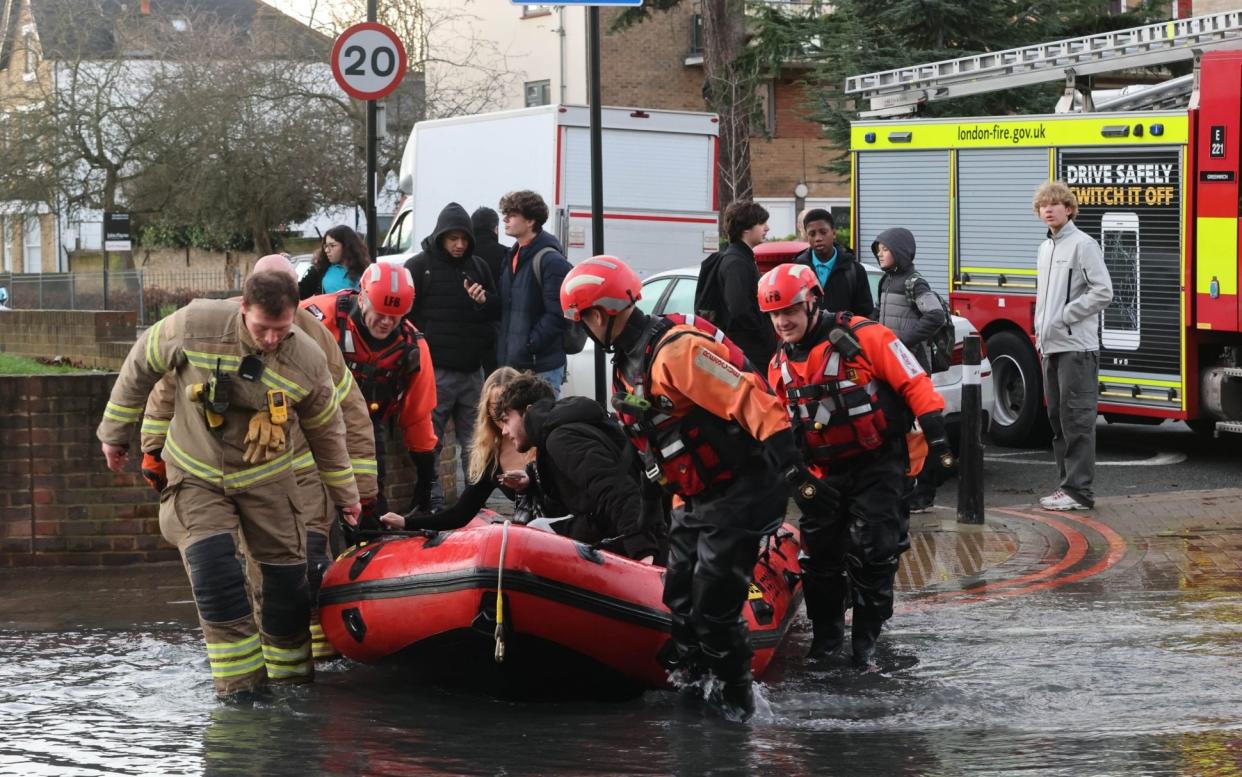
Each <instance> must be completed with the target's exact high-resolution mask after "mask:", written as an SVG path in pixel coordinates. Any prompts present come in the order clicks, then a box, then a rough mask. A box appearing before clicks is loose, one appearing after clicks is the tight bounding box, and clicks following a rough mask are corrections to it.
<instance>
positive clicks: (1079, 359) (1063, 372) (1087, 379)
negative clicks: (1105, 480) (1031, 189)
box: [1032, 181, 1113, 510]
mask: <svg viewBox="0 0 1242 777" xmlns="http://www.w3.org/2000/svg"><path fill="white" fill-rule="evenodd" d="M1032 206H1033V207H1034V209H1035V213H1036V215H1038V216H1039V218H1040V220H1041V221H1043V222H1044V224H1045V225H1047V227H1048V238H1047V239H1046V240H1044V242H1043V243H1041V244H1040V246H1039V261H1038V276H1037V277H1036V290H1035V347H1036V348H1038V349H1039V352H1040V354H1041V356H1042V364H1043V375H1044V398H1045V400H1046V401H1047V404H1048V420H1049V421H1050V422H1051V424H1052V450H1053V452H1054V453H1055V455H1056V459H1057V470H1058V473H1059V475H1060V477H1061V485H1060V488H1058V489H1057V490H1056V491H1053V492H1052V493H1051V494H1049V495H1048V496H1046V497H1044V498H1042V499H1040V500H1039V505H1040V507H1043V508H1044V509H1045V510H1089V509H1091V508H1092V507H1094V506H1095V494H1094V492H1093V491H1092V484H1093V482H1094V480H1095V417H1096V412H1097V404H1098V402H1099V385H1100V382H1099V376H1100V313H1101V312H1102V311H1103V310H1104V308H1106V307H1108V303H1109V302H1111V301H1112V299H1113V282H1112V279H1111V278H1110V277H1109V275H1108V268H1107V267H1105V265H1104V253H1103V251H1101V250H1100V244H1099V243H1097V242H1096V241H1095V240H1094V239H1093V238H1092V237H1091V236H1090V235H1088V234H1087V233H1085V232H1083V231H1082V230H1080V229H1078V227H1077V226H1075V225H1074V216H1076V215H1077V214H1078V198H1077V197H1075V196H1074V193H1073V192H1072V191H1070V189H1069V187H1068V186H1066V185H1065V184H1064V183H1062V182H1060V181H1052V182H1049V183H1046V184H1044V185H1043V186H1041V187H1039V189H1038V190H1037V191H1036V192H1035V198H1034V201H1033V202H1032Z"/></svg>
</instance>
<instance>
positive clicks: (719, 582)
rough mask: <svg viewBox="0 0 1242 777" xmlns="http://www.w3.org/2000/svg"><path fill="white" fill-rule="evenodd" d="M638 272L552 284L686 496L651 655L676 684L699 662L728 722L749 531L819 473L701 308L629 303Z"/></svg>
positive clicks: (672, 485) (759, 379)
mask: <svg viewBox="0 0 1242 777" xmlns="http://www.w3.org/2000/svg"><path fill="white" fill-rule="evenodd" d="M640 293H641V286H640V284H639V280H638V276H637V275H636V274H635V273H634V271H633V270H631V269H630V268H629V267H628V266H627V265H626V264H625V263H624V262H622V261H620V260H619V259H616V258H613V257H611V256H596V257H593V258H591V259H588V260H587V261H585V262H582V263H581V264H579V265H578V266H576V267H574V268H573V269H572V270H571V271H570V272H569V274H568V275H567V276H566V277H565V281H564V283H563V284H562V286H561V307H562V309H563V310H564V311H565V316H566V317H567V318H569V319H571V320H573V321H581V322H582V323H583V324H584V325H585V327H586V329H587V331H588V332H589V334H590V336H591V337H592V338H593V339H594V340H595V341H596V342H597V343H598V344H599V345H600V347H602V348H604V349H605V350H607V351H610V352H612V353H614V354H615V358H614V361H613V364H614V369H613V386H614V397H613V405H614V407H615V409H616V410H617V414H618V416H619V418H620V420H621V423H622V424H623V425H624V427H625V431H626V434H627V436H628V437H629V439H630V442H631V444H632V445H633V446H634V448H635V449H636V450H637V451H638V454H639V456H640V458H641V460H642V463H643V468H644V470H645V472H646V475H647V478H648V479H649V481H650V482H651V483H652V484H659V486H662V487H663V489H664V490H665V491H666V493H668V494H672V495H677V496H680V497H681V498H682V499H684V500H685V503H686V509H685V512H684V514H683V513H681V511H677V512H675V513H674V515H673V518H672V525H671V529H670V534H669V559H668V571H667V574H666V576H665V586H664V603H665V604H666V605H667V606H668V608H669V610H670V611H671V613H672V620H673V626H672V639H671V640H670V642H669V643H668V644H667V645H666V646H665V648H664V649H663V650H662V651H661V660H662V661H663V663H664V664H665V666H666V667H667V668H668V669H669V670H670V671H671V672H672V675H671V677H672V678H673V680H674V681H675V682H678V683H679V684H681V683H693V682H694V681H695V680H697V679H698V678H699V677H700V676H701V675H702V674H703V673H704V672H705V671H710V672H712V673H713V674H714V675H715V676H716V677H717V678H718V679H720V680H721V681H722V682H723V688H722V691H721V695H720V696H719V697H718V698H717V699H714V700H713V701H716V702H717V703H718V704H719V705H720V708H721V712H722V713H723V714H724V715H725V716H726V717H728V718H730V719H734V720H745V719H747V718H749V717H750V715H751V714H753V713H754V695H753V690H752V687H751V686H752V683H751V673H750V659H751V655H752V651H751V647H750V641H749V635H748V632H747V629H746V624H745V621H743V620H742V618H741V613H742V606H743V605H744V604H745V602H746V597H747V591H748V588H749V585H750V580H751V575H752V573H753V571H754V566H755V562H756V560H757V558H758V554H759V545H760V539H761V538H762V537H763V536H764V535H766V534H768V533H770V532H772V531H774V530H775V529H776V528H777V527H778V526H779V524H780V520H781V516H782V514H783V511H784V505H785V503H786V501H787V498H788V495H787V491H786V488H787V485H786V483H785V482H783V481H782V478H781V476H780V475H778V473H782V474H784V475H785V478H786V479H787V480H789V482H790V483H792V484H795V485H797V486H799V487H803V488H808V489H810V490H811V491H812V492H813V491H814V489H815V486H816V484H815V483H814V478H813V477H812V476H811V475H810V473H809V472H808V471H807V470H806V469H805V468H804V467H801V458H800V457H799V455H798V451H797V447H796V445H795V443H794V438H793V433H792V431H791V429H790V425H789V418H788V416H787V415H786V413H785V409H784V406H783V404H782V403H781V402H780V401H779V400H778V399H777V398H776V397H775V396H773V395H772V394H771V392H770V391H769V389H768V385H767V383H766V382H765V380H764V378H763V376H761V375H760V374H758V373H757V372H756V371H755V370H754V368H753V367H752V366H751V364H750V363H749V362H747V361H746V358H745V356H744V355H743V354H742V351H741V350H740V349H739V348H738V347H737V346H736V345H734V344H733V343H732V342H731V341H729V340H728V338H726V337H725V336H724V333H723V332H721V331H719V330H718V329H716V327H714V326H713V325H712V324H711V323H709V322H708V321H706V320H705V319H702V318H699V317H694V316H684V317H683V316H679V315H670V316H661V317H653V316H648V315H646V314H645V313H643V312H642V311H641V310H639V309H638V308H637V307H635V303H636V302H637V301H638V299H639V296H640Z"/></svg>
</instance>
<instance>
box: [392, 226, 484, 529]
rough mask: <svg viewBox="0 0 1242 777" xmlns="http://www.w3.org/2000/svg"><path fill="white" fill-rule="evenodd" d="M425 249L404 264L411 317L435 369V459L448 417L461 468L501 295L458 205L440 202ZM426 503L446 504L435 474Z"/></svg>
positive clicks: (464, 465)
mask: <svg viewBox="0 0 1242 777" xmlns="http://www.w3.org/2000/svg"><path fill="white" fill-rule="evenodd" d="M422 246H423V250H422V252H421V253H419V254H417V255H415V256H414V257H413V258H411V259H410V260H409V261H408V262H406V264H405V266H406V269H408V270H409V271H410V276H411V277H412V278H413V280H414V289H415V294H414V307H412V308H411V309H410V313H409V318H410V320H411V321H412V322H413V323H414V326H416V327H418V329H419V331H421V332H422V333H423V334H424V336H426V338H427V344H428V345H429V346H430V348H431V353H432V357H431V361H432V364H433V365H434V366H435V372H436V397H437V403H436V408H435V410H434V411H433V412H432V415H431V422H432V426H433V427H434V428H435V433H436V438H437V439H438V440H439V442H437V443H436V449H435V455H436V460H437V461H438V460H439V457H440V449H441V448H442V447H443V444H444V427H445V426H446V425H447V424H448V420H449V418H452V419H453V428H454V429H455V430H456V433H457V446H458V448H459V450H460V453H461V462H462V471H463V472H464V471H465V470H466V468H467V462H468V461H469V460H470V443H471V441H472V440H473V438H474V421H475V417H476V415H477V414H478V407H479V394H480V392H481V391H482V390H483V369H482V367H483V362H484V358H485V356H486V355H487V350H488V349H489V348H490V347H491V345H492V343H493V342H494V337H495V326H494V322H495V321H496V319H497V318H499V316H500V296H499V295H498V294H497V293H496V282H495V280H493V278H492V274H491V271H490V270H489V269H488V268H487V265H486V264H485V263H484V262H483V260H482V259H480V258H479V257H477V256H475V254H474V231H473V230H472V228H471V224H470V216H469V215H467V214H466V209H465V208H463V207H462V206H460V205H458V204H457V203H455V202H450V203H449V204H448V205H445V206H444V210H442V211H440V218H439V219H438V220H437V221H436V228H435V231H434V232H432V233H431V235H430V236H428V237H427V238H425V239H424V240H423V243H422ZM431 501H432V507H433V509H434V508H436V507H439V506H440V504H442V503H443V501H444V495H443V491H442V489H441V487H440V484H439V479H438V478H437V479H436V484H435V486H433V488H432V494H431Z"/></svg>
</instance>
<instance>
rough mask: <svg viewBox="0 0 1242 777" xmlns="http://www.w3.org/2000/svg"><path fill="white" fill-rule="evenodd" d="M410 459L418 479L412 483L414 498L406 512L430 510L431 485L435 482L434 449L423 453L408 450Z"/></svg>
mask: <svg viewBox="0 0 1242 777" xmlns="http://www.w3.org/2000/svg"><path fill="white" fill-rule="evenodd" d="M410 461H412V462H414V474H415V475H416V476H417V477H418V480H417V482H415V483H414V499H413V500H412V501H411V502H410V508H409V509H408V510H406V512H407V513H410V512H414V511H416V510H418V511H427V510H430V509H431V487H432V486H433V485H434V484H435V482H436V454H435V452H434V451H426V452H424V453H415V452H414V451H410Z"/></svg>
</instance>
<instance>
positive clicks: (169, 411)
mask: <svg viewBox="0 0 1242 777" xmlns="http://www.w3.org/2000/svg"><path fill="white" fill-rule="evenodd" d="M267 271H273V272H283V273H285V274H286V275H288V276H289V277H291V278H293V279H294V280H295V281H296V280H297V272H296V271H295V270H294V269H293V265H291V264H290V263H289V260H288V259H287V258H285V257H284V256H283V255H281V254H269V255H268V256H265V257H263V258H262V259H260V260H259V261H257V262H255V265H254V269H253V270H252V272H256V273H258V272H267ZM293 325H294V326H295V327H297V328H298V329H300V330H301V331H303V332H305V333H306V334H308V335H310V336H311V338H312V339H313V340H314V341H315V343H316V345H318V346H319V350H320V351H322V352H323V355H324V356H325V357H326V358H327V360H328V371H329V372H330V373H331V375H332V385H333V386H335V387H336V397H337V399H338V400H339V401H340V405H341V413H342V415H343V416H344V419H345V436H346V439H345V442H346V447H348V448H349V457H350V459H349V460H350V464H351V465H352V466H353V468H354V479H355V480H356V481H357V483H358V493H359V495H360V496H361V497H362V512H363V515H364V516H367V515H371V514H373V513H374V511H375V510H376V501H375V497H376V494H377V487H376V474H377V472H376V461H375V439H374V436H373V435H372V431H371V421H370V415H369V414H368V412H367V404H366V401H365V400H363V398H362V392H361V391H359V390H358V386H357V384H356V383H354V379H353V375H352V374H351V373H350V372H349V370H348V369H346V367H345V359H344V357H343V356H342V355H341V349H340V348H338V347H337V345H336V341H335V340H334V339H333V337H332V333H331V332H329V331H328V330H327V328H326V327H324V325H323V324H321V323H319V319H317V318H315V317H314V316H313V315H311V314H310V313H309V312H307V311H306V310H303V309H301V308H298V312H297V316H296V317H295V318H294V319H293ZM176 397H177V394H176V388H175V383H174V380H173V378H172V376H170V375H165V376H164V377H163V378H161V379H160V382H159V383H157V384H155V389H154V390H152V392H151V395H150V396H149V397H148V398H147V406H146V409H145V410H144V411H143V419H142V451H143V456H142V474H143V477H145V478H146V479H147V482H148V483H150V484H151V486H152V488H154V489H155V490H156V491H163V489H164V486H165V485H166V484H167V480H168V479H167V475H166V474H165V472H164V462H163V460H162V452H163V448H164V437H165V436H166V435H167V433H168V425H169V422H170V421H171V420H172V417H173V412H174V410H175V401H176ZM252 423H253V427H252V428H251V430H250V431H251V432H254V435H253V436H254V438H255V439H254V440H253V441H251V442H250V444H249V445H248V446H247V451H248V452H249V451H254V452H255V453H257V456H255V455H253V454H252V456H251V458H256V459H258V460H261V461H267V460H270V459H271V458H274V457H275V456H276V455H278V454H279V453H282V452H283V451H284V449H285V447H286V446H287V447H288V448H289V449H290V450H292V451H293V470H294V473H295V475H296V476H297V481H298V493H299V494H300V496H301V497H303V504H302V507H301V510H300V512H301V513H302V516H303V518H304V519H305V521H306V576H307V582H308V583H309V584H310V601H311V618H310V632H311V652H312V654H313V655H314V657H315V659H316V660H317V661H318V660H327V659H331V658H335V657H336V656H337V655H338V654H337V652H336V650H335V649H334V648H333V647H332V644H331V643H330V642H328V640H327V639H326V638H325V637H324V633H323V627H322V626H320V624H319V607H318V606H317V603H318V600H319V586H320V584H321V583H322V582H323V573H324V572H325V571H326V570H327V568H328V566H329V565H330V564H331V563H332V558H333V556H335V555H336V553H337V552H339V551H340V550H341V549H340V548H339V547H337V548H331V547H330V545H331V543H330V542H329V537H330V536H331V531H332V523H333V522H334V521H335V520H336V507H335V506H334V505H333V504H332V498H331V494H330V493H329V492H328V490H327V488H326V487H325V486H324V484H323V482H322V481H321V480H320V479H319V471H318V470H317V469H315V459H314V457H313V456H312V454H311V450H310V448H309V447H308V446H307V444H306V438H305V437H304V436H302V433H301V432H300V431H298V427H297V425H296V424H285V425H284V426H281V425H272V423H271V416H270V413H267V414H265V413H259V414H256V416H255V417H254V419H252ZM278 427H279V428H281V429H286V430H287V431H276V429H277V428H278ZM264 433H266V434H267V436H268V440H269V441H270V440H271V437H272V435H273V434H275V435H278V436H279V439H280V441H281V442H280V443H278V444H275V445H269V444H266V443H264V444H260V443H262V442H263V435H264ZM286 435H287V436H288V439H287V440H286V439H285V436H286ZM250 437H251V435H250V434H247V438H250ZM255 463H258V462H257V461H256V462H255ZM242 544H243V546H244V545H245V541H244V539H243V541H242ZM247 556H248V557H249V554H247ZM252 561H253V559H252ZM250 571H251V574H252V575H253V573H254V572H255V569H254V568H253V567H252V568H251V570H250Z"/></svg>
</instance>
